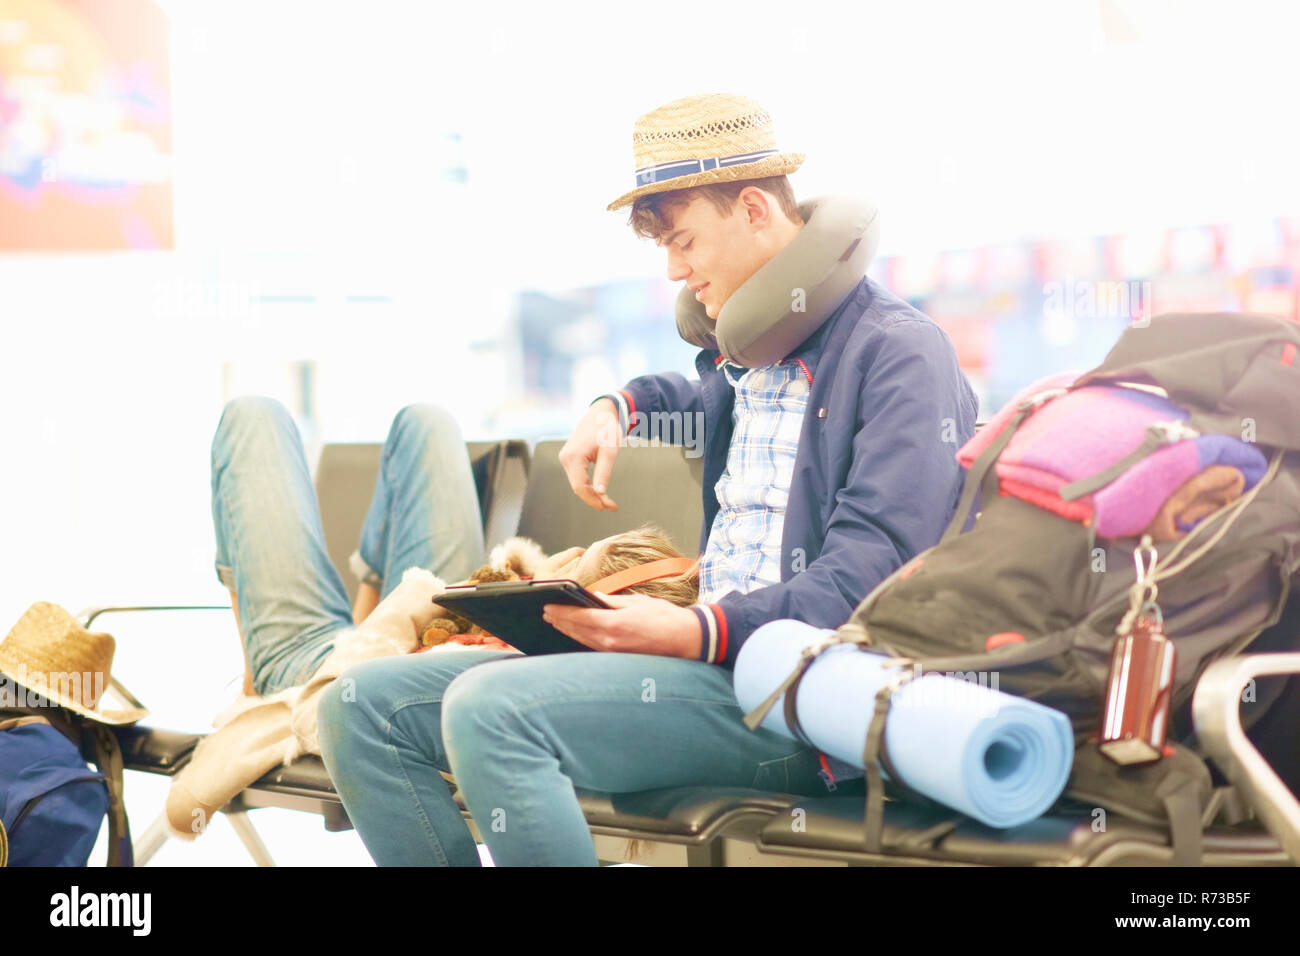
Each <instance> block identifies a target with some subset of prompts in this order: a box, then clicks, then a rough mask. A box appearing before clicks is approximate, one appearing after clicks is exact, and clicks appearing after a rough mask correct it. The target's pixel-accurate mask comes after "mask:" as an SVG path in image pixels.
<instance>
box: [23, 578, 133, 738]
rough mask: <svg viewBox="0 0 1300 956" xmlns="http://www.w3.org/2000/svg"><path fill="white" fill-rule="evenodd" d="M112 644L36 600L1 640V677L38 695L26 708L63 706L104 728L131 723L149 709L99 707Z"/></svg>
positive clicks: (107, 681) (108, 679) (109, 669)
mask: <svg viewBox="0 0 1300 956" xmlns="http://www.w3.org/2000/svg"><path fill="white" fill-rule="evenodd" d="M114 646H115V645H114V641H113V638H112V635H109V634H95V633H92V632H90V631H87V630H86V629H85V628H84V627H82V626H81V625H80V624H78V623H77V620H76V618H74V617H73V616H72V615H71V614H69V613H68V612H67V611H65V610H64V609H63V608H61V607H59V606H58V605H57V604H51V603H49V602H48V601H37V602H36V603H35V604H33V605H32V606H31V607H29V608H28V609H27V610H26V611H25V612H23V616H22V617H21V618H19V619H18V623H17V624H15V625H14V626H13V629H12V630H10V631H9V634H8V636H6V637H5V639H4V640H3V641H0V675H3V677H4V678H8V679H9V680H10V681H12V682H13V683H15V684H20V685H22V687H24V688H26V689H27V690H28V691H34V692H35V693H36V695H37V700H38V701H39V704H37V703H36V702H34V701H33V702H29V704H28V706H52V707H66V708H67V709H68V710H70V711H72V712H74V713H77V714H81V715H82V716H83V717H89V718H90V719H91V720H96V721H99V722H100V723H103V724H114V725H120V724H131V723H135V722H136V721H137V720H140V719H141V718H142V717H147V716H148V715H149V711H148V710H146V709H145V708H143V707H127V708H126V709H124V710H114V709H111V708H107V707H101V706H100V704H101V703H102V700H101V698H102V697H103V694H104V690H105V688H107V687H109V686H110V684H111V683H112V679H113V678H112V669H113V650H114ZM10 692H11V693H12V689H10ZM6 696H8V695H6ZM29 699H30V695H29Z"/></svg>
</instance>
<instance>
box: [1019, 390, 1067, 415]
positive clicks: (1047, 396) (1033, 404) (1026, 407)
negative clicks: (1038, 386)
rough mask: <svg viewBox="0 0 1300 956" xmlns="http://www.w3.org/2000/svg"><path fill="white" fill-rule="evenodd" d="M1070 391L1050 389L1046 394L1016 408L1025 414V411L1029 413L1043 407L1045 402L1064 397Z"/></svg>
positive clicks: (1032, 398)
mask: <svg viewBox="0 0 1300 956" xmlns="http://www.w3.org/2000/svg"><path fill="white" fill-rule="evenodd" d="M1069 391H1070V390H1069V389H1068V388H1049V389H1048V390H1047V391H1045V392H1039V393H1038V394H1037V395H1033V396H1030V397H1029V398H1027V399H1025V400H1024V401H1023V402H1021V403H1020V404H1019V405H1017V406H1016V411H1018V412H1024V411H1028V410H1029V409H1031V408H1037V407H1038V406H1039V405H1042V404H1044V403H1045V402H1050V401H1051V400H1052V399H1054V398H1060V397H1061V396H1062V395H1064V394H1066V393H1067V392H1069Z"/></svg>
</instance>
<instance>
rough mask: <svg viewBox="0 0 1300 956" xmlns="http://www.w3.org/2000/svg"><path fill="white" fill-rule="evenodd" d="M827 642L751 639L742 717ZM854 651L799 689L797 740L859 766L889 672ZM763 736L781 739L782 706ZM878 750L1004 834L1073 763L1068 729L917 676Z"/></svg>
mask: <svg viewBox="0 0 1300 956" xmlns="http://www.w3.org/2000/svg"><path fill="white" fill-rule="evenodd" d="M832 633H834V632H833V631H830V630H826V629H821V628H815V627H812V626H810V625H807V624H803V623H801V622H799V621H773V622H771V623H769V624H765V625H764V626H762V627H760V628H759V629H758V630H757V631H755V632H754V633H753V634H752V635H750V638H749V640H748V641H746V642H745V645H744V646H743V647H742V648H741V650H740V654H739V656H738V657H737V659H736V668H735V691H736V699H737V701H738V702H739V703H740V706H741V709H743V710H746V711H750V710H753V709H754V708H755V707H758V706H759V705H760V704H761V703H762V702H763V701H764V699H765V698H766V697H767V696H768V695H769V694H771V693H772V691H773V690H774V689H775V688H777V687H778V686H779V685H780V684H781V682H782V681H783V680H784V679H785V678H786V676H787V675H788V674H789V673H790V672H791V671H792V670H793V669H794V667H795V665H796V663H797V662H798V661H799V658H800V655H801V654H802V653H803V650H804V648H806V647H808V646H809V645H810V644H813V643H816V642H817V641H820V640H821V639H823V638H825V637H827V636H829V635H830V634H832ZM886 660H888V658H886V657H884V656H883V655H879V654H873V653H868V652H865V651H863V650H861V649H860V648H858V647H857V646H854V645H847V644H845V645H839V646H837V647H832V648H830V649H829V650H827V651H825V652H824V653H822V654H821V655H820V656H819V657H818V658H817V659H816V660H815V661H814V662H813V663H812V664H811V665H810V666H809V668H808V671H807V673H806V674H805V675H804V678H803V682H802V685H801V686H800V687H799V690H798V700H797V708H796V715H797V718H798V722H799V725H800V727H801V728H802V730H803V733H804V735H805V736H806V737H807V738H808V740H809V741H811V743H812V744H813V745H814V746H816V747H818V748H819V749H820V750H822V751H824V752H825V753H827V754H830V755H831V756H834V757H837V758H839V759H840V760H843V761H845V762H847V763H850V764H852V765H854V766H856V767H861V766H863V760H862V755H863V747H864V744H865V742H866V737H867V728H868V726H869V724H870V722H871V718H872V716H873V713H874V711H875V697H876V692H877V691H879V690H880V688H881V687H883V686H884V685H885V684H886V683H887V682H888V681H889V680H890V679H891V678H892V677H894V675H895V674H897V672H898V671H897V668H886V667H883V666H882V665H883V664H884V663H885V661H886ZM761 726H762V727H764V728H766V729H768V730H773V731H776V732H777V733H780V734H783V735H785V736H787V737H791V738H795V737H796V735H795V734H794V733H793V732H792V731H791V729H790V728H789V727H788V726H787V725H786V720H785V717H784V699H782V700H781V701H780V702H778V704H777V705H776V706H774V707H772V709H771V710H770V711H769V712H768V714H767V716H766V717H765V718H764V719H763V722H762V724H761ZM884 747H885V752H886V754H887V755H888V759H889V763H890V765H891V766H892V767H893V768H894V770H895V772H896V774H897V776H898V778H899V780H900V782H901V783H903V784H905V785H906V786H908V787H910V788H911V789H913V790H915V791H917V792H918V793H920V794H922V795H924V796H926V797H929V798H930V799H932V800H935V801H937V802H939V803H942V804H944V805H946V806H949V807H952V808H953V809H955V810H959V811H960V812H962V813H964V814H966V815H967V816H969V817H972V818H973V819H975V820H978V821H980V822H981V823H984V824H986V825H988V826H992V827H999V828H1007V827H1014V826H1019V825H1020V824H1023V823H1027V822H1028V821H1030V820H1033V819H1035V818H1037V817H1039V816H1041V815H1042V814H1043V813H1045V812H1046V811H1047V810H1048V809H1049V808H1050V807H1051V806H1052V804H1054V803H1055V802H1056V800H1057V798H1058V797H1059V796H1060V795H1061V792H1062V790H1064V788H1065V784H1066V781H1067V779H1068V778H1069V775H1070V767H1071V765H1072V762H1073V759H1074V735H1073V732H1072V730H1071V727H1070V721H1069V719H1068V718H1067V717H1066V716H1065V715H1064V714H1062V713H1060V712H1059V711H1056V710H1053V709H1052V708H1050V707H1045V706H1043V705H1042V704H1039V703H1035V702H1034V701H1031V700H1026V699H1024V698H1020V697H1015V696H1013V695H1011V694H1005V693H1002V692H1001V691H999V690H996V689H994V688H993V687H990V686H984V685H981V684H980V683H977V682H972V681H968V680H965V679H962V678H960V677H946V676H943V675H940V674H929V675H923V676H921V677H919V678H917V679H914V680H912V681H911V682H909V683H907V684H904V685H903V686H902V688H901V689H899V690H898V691H897V692H896V693H895V694H894V696H893V700H892V703H891V705H890V709H889V720H888V722H887V723H886V724H885V733H884Z"/></svg>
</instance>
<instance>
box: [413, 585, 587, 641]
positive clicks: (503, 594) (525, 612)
mask: <svg viewBox="0 0 1300 956" xmlns="http://www.w3.org/2000/svg"><path fill="white" fill-rule="evenodd" d="M433 602H434V603H435V604H441V605H442V606H443V607H445V608H448V609H449V610H454V611H455V612H456V613H457V614H460V615H462V616H464V617H467V618H469V619H470V620H471V621H473V622H474V623H475V624H477V625H478V626H479V627H481V628H483V630H485V631H487V632H488V633H489V634H492V635H494V636H496V637H499V638H501V640H503V641H505V642H506V643H507V644H509V645H510V646H511V647H516V648H518V649H519V650H521V651H523V652H524V653H525V654H530V655H534V656H536V655H538V654H569V653H572V652H574V651H589V650H591V648H590V647H587V646H586V645H585V644H580V643H578V642H577V641H575V640H574V639H573V638H571V637H569V636H568V635H566V634H563V633H562V632H560V631H557V630H556V629H555V628H553V627H552V626H551V625H550V624H548V623H546V622H545V621H543V620H542V606H543V605H545V604H570V605H573V606H574V607H597V608H608V607H609V605H608V604H606V603H605V602H604V601H602V600H600V598H598V597H596V596H595V595H593V594H592V593H591V592H590V591H588V590H586V589H585V588H583V587H582V586H581V585H580V584H578V583H577V582H576V581H565V580H531V579H530V580H524V581H492V582H489V583H486V584H479V585H476V586H473V587H458V588H448V589H447V590H445V591H443V592H441V593H439V594H435V595H434V596H433Z"/></svg>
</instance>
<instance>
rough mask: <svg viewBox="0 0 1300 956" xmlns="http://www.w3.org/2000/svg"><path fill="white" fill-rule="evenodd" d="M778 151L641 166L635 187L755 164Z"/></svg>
mask: <svg viewBox="0 0 1300 956" xmlns="http://www.w3.org/2000/svg"><path fill="white" fill-rule="evenodd" d="M778 152H780V150H776V149H760V150H759V151H758V152H756V153H739V154H737V155H735V156H714V157H712V158H710V159H679V160H677V161H676V162H672V163H657V164H655V165H654V166H642V167H641V168H640V169H638V170H637V171H636V184H637V187H638V188H639V187H641V186H649V185H650V184H651V183H661V182H663V181H664V180H667V179H677V178H678V177H679V176H690V175H693V174H695V173H704V172H708V171H709V170H711V169H718V168H719V167H721V166H736V165H739V164H741V163H756V162H758V161H759V160H760V159H766V158H767V157H768V156H775V155H776V154H777V153H778Z"/></svg>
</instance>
